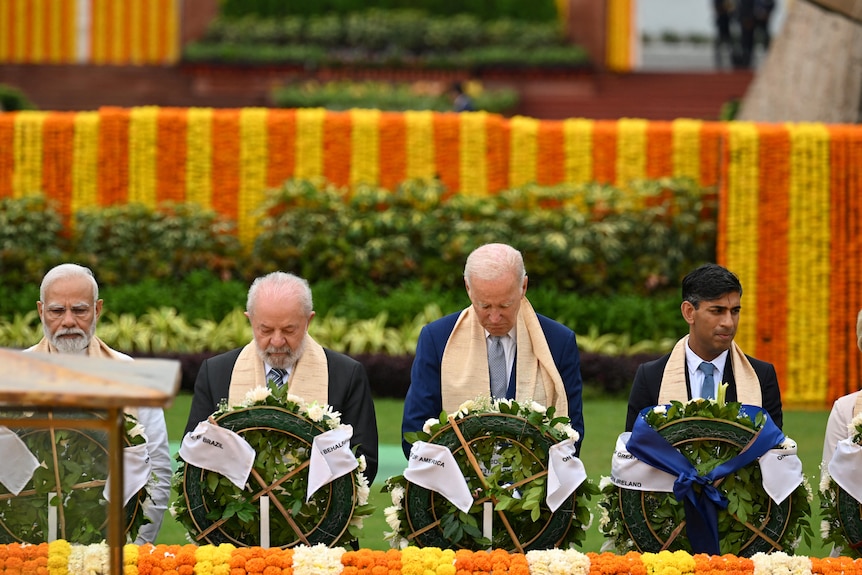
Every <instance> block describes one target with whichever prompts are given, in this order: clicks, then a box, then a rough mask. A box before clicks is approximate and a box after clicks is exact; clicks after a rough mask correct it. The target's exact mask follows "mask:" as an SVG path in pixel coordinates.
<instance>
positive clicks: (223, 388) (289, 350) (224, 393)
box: [185, 272, 377, 485]
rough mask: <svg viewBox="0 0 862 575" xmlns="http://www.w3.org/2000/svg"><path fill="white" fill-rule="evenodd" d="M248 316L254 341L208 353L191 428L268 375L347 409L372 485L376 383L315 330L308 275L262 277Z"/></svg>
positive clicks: (344, 416)
mask: <svg viewBox="0 0 862 575" xmlns="http://www.w3.org/2000/svg"><path fill="white" fill-rule="evenodd" d="M245 315H246V317H248V319H249V322H250V323H251V327H252V333H253V336H254V337H253V340H252V341H251V342H249V343H248V345H246V346H244V347H241V348H238V349H234V350H232V351H228V352H225V353H222V354H220V355H216V356H214V357H211V358H209V359H206V360H204V362H203V363H202V364H201V367H200V371H198V376H197V379H196V381H195V390H194V397H193V398H192V405H191V409H190V411H189V418H188V422H187V423H186V430H185V433H190V432H192V431H194V430H195V428H196V427H197V425H198V423H200V422H201V421H205V420H206V419H207V418H208V417H209V416H210V415H212V414H213V413H215V412H216V411H217V410H218V408H219V404H220V403H221V402H222V401H226V402H227V404H228V405H229V406H235V405H239V404H240V403H242V401H243V400H244V398H245V395H246V394H247V393H248V392H249V391H251V390H252V389H255V388H256V387H263V386H266V385H267V383H268V382H274V383H275V385H278V386H282V385H287V386H288V392H289V393H290V394H291V395H295V396H298V397H301V398H302V399H303V400H305V401H306V402H307V403H311V402H313V401H316V402H317V403H318V404H320V405H329V406H331V407H332V409H333V410H335V411H338V412H340V413H341V422H342V423H345V424H350V425H352V426H353V438H352V439H351V444H352V445H355V446H357V448H356V455H357V456H362V455H364V456H365V463H366V468H365V471H364V474H365V477H366V478H367V479H368V483H369V485H370V484H371V483H373V482H374V478H375V476H376V475H377V420H376V417H375V413H374V402H373V401H372V398H371V385H370V383H369V381H368V375H367V374H366V373H365V368H364V367H363V366H362V364H361V363H359V362H358V361H356V360H355V359H352V358H350V357H348V356H346V355H344V354H341V353H338V352H335V351H332V350H330V349H324V348H323V347H322V346H321V345H320V344H319V343H317V342H316V341H314V339H313V338H312V337H311V336H310V335H309V334H308V326H309V324H310V323H311V320H312V318H314V315H315V312H314V307H313V303H312V297H311V288H310V287H309V285H308V282H307V281H306V280H304V279H302V278H300V277H298V276H295V275H293V274H289V273H285V272H272V273H270V274H268V275H266V276H263V277H259V278H257V279H256V280H255V281H254V282H253V283H252V285H251V287H250V288H249V290H248V298H247V301H246V312H245Z"/></svg>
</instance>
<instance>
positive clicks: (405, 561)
mask: <svg viewBox="0 0 862 575" xmlns="http://www.w3.org/2000/svg"><path fill="white" fill-rule="evenodd" d="M401 575H455V551H454V550H452V549H440V548H439V547H406V548H404V549H402V550H401Z"/></svg>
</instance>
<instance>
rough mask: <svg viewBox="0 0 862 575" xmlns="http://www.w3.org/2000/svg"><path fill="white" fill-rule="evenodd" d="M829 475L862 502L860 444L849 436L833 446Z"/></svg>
mask: <svg viewBox="0 0 862 575" xmlns="http://www.w3.org/2000/svg"><path fill="white" fill-rule="evenodd" d="M829 475H831V476H832V479H834V480H835V483H837V484H838V485H839V486H840V487H841V489H843V490H844V491H846V492H847V493H849V494H850V496H851V497H853V499H855V500H856V501H858V502H860V503H862V481H860V480H859V478H860V477H862V445H857V444H855V443H853V442H852V441H851V440H850V438H849V437H848V438H846V439H842V440H841V441H839V442H838V445H837V446H836V447H835V455H833V456H832V459H831V460H830V461H829Z"/></svg>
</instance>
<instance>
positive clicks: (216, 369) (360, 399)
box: [183, 348, 378, 485]
mask: <svg viewBox="0 0 862 575" xmlns="http://www.w3.org/2000/svg"><path fill="white" fill-rule="evenodd" d="M240 351H242V348H238V349H234V350H231V351H228V352H225V353H222V354H220V355H217V356H215V357H211V358H209V359H206V360H204V361H203V363H202V364H201V368H200V371H198V377H197V379H196V380H195V393H194V397H192V406H191V409H190V410H189V419H188V422H187V423H186V430H185V433H189V432H190V431H194V429H195V427H197V424H198V423H199V422H201V421H204V420H205V419H206V418H207V417H209V416H210V415H212V414H213V413H214V412H215V411H216V410H218V406H219V403H220V402H221V401H222V400H226V399H227V397H228V390H229V389H230V378H231V373H233V366H234V365H235V364H236V360H237V358H238V357H239V353H240ZM323 351H324V353H325V354H326V363H327V364H328V366H329V400H328V402H327V403H328V404H329V405H331V406H332V409H333V410H335V411H339V412H341V422H342V423H349V424H350V425H352V426H353V438H352V439H351V440H350V444H351V445H355V446H358V447H357V448H356V454H357V455H364V456H365V463H366V464H367V467H366V469H365V477H366V478H367V479H368V484H369V485H370V484H371V483H373V482H374V478H375V477H376V476H377V461H378V460H377V419H376V416H375V414H374V402H373V401H372V399H371V385H370V384H369V382H368V375H367V374H366V373H365V368H364V367H363V366H362V364H361V363H359V362H358V361H356V360H355V359H353V358H350V357H348V356H346V355H344V354H341V353H338V352H334V351H332V350H329V349H325V348H324V350H323ZM261 385H263V382H261ZM185 433H184V434H183V435H185Z"/></svg>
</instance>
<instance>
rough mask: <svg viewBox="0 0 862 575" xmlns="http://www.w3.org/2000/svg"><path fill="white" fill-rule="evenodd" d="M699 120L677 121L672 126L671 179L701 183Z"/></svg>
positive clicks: (701, 123) (700, 124) (682, 119)
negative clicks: (691, 180)
mask: <svg viewBox="0 0 862 575" xmlns="http://www.w3.org/2000/svg"><path fill="white" fill-rule="evenodd" d="M702 126H703V122H702V121H701V120H688V119H684V118H681V119H678V120H674V121H673V124H672V130H673V136H672V138H673V141H672V144H671V145H672V148H673V149H672V151H671V154H672V156H673V162H672V165H673V174H672V175H673V177H674V178H691V179H693V180H694V181H696V182H700V181H701V171H700V130H701V127H702Z"/></svg>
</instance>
